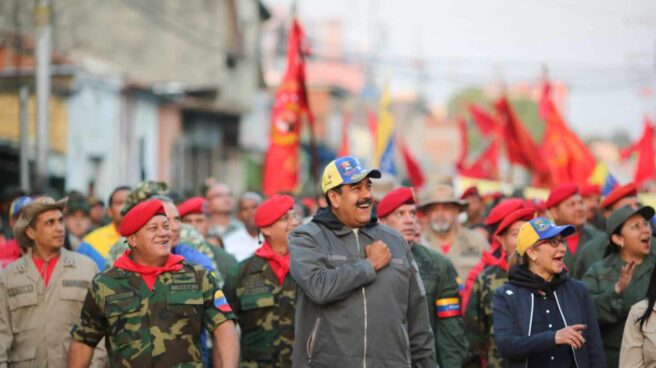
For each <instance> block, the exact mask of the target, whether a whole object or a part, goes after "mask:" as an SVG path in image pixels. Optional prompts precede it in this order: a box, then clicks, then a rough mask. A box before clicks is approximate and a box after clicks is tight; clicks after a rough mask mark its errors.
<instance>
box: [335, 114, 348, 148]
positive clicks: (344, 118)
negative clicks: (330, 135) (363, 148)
mask: <svg viewBox="0 0 656 368" xmlns="http://www.w3.org/2000/svg"><path fill="white" fill-rule="evenodd" d="M350 125H351V113H350V112H349V111H344V114H343V115H342V142H341V144H340V146H339V150H338V151H337V157H343V156H348V154H349V152H350V151H351V149H350V147H349V134H348V131H349V126H350Z"/></svg>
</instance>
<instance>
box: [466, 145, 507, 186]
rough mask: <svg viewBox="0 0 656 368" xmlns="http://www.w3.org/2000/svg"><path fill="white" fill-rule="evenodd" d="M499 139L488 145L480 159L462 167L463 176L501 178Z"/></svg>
mask: <svg viewBox="0 0 656 368" xmlns="http://www.w3.org/2000/svg"><path fill="white" fill-rule="evenodd" d="M498 142H499V141H498V140H497V139H494V140H492V141H491V142H490V144H489V145H488V146H487V148H486V149H485V151H483V153H481V155H480V156H479V157H478V160H476V162H474V163H473V164H472V165H470V166H467V167H464V166H463V167H461V168H460V169H459V173H460V175H462V176H467V177H470V178H477V179H492V180H497V179H498V178H499V168H498V163H497V161H498V156H499V143H498Z"/></svg>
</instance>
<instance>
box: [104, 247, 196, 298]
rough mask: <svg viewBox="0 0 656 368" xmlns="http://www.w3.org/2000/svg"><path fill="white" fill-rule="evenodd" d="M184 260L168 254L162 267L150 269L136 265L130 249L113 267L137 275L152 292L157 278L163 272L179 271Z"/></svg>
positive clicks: (149, 267)
mask: <svg viewBox="0 0 656 368" xmlns="http://www.w3.org/2000/svg"><path fill="white" fill-rule="evenodd" d="M183 260H184V258H183V257H182V256H179V255H176V254H169V258H168V259H167V260H166V263H164V265H163V266H162V267H151V266H145V265H142V264H139V263H136V262H135V261H134V260H133V259H132V258H130V249H127V250H126V251H125V253H123V254H122V255H121V256H120V257H119V258H118V259H117V260H116V262H114V267H117V268H121V269H124V270H126V271H130V272H134V273H138V274H140V275H141V278H142V279H143V280H144V283H146V286H148V290H150V291H153V287H154V286H155V281H157V277H158V276H159V275H161V274H163V273H164V272H174V271H180V270H181V269H182V263H181V262H182V261H183Z"/></svg>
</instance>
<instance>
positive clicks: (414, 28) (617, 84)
mask: <svg viewBox="0 0 656 368" xmlns="http://www.w3.org/2000/svg"><path fill="white" fill-rule="evenodd" d="M264 2H265V4H267V5H268V6H270V7H280V6H283V7H289V6H290V4H291V0H264ZM298 9H299V14H300V16H301V21H303V22H304V23H306V24H313V22H316V21H318V20H322V19H329V18H336V19H340V20H341V21H342V22H343V26H344V35H345V48H346V52H347V53H358V52H362V51H368V52H374V53H375V54H376V56H377V58H378V59H379V60H380V61H379V62H378V63H377V64H376V66H377V70H378V71H379V72H381V73H379V74H390V75H391V76H392V79H393V82H392V83H393V85H395V86H396V89H397V90H407V89H412V88H414V87H415V86H416V84H417V79H418V78H417V73H416V72H415V71H414V70H413V69H412V68H411V67H410V66H411V65H412V63H413V62H414V61H415V60H418V59H420V60H423V61H425V62H426V65H428V72H427V74H428V76H429V77H430V78H429V79H426V78H425V80H429V82H428V83H426V84H427V85H426V84H425V85H424V88H425V89H426V90H427V93H428V94H429V96H430V98H431V99H432V100H433V102H435V103H444V102H445V100H446V98H448V96H449V95H450V94H451V93H453V92H454V91H455V90H457V89H459V88H462V87H464V86H468V85H476V84H485V83H489V82H491V81H495V80H500V79H502V80H505V81H506V82H515V81H527V82H535V81H538V80H539V77H540V75H541V70H542V65H544V64H546V65H548V67H549V72H550V75H551V78H552V79H554V80H561V81H564V82H566V83H568V85H569V86H570V98H569V101H568V102H567V104H566V106H565V114H566V116H567V118H568V120H569V122H570V124H571V125H572V127H573V128H574V129H575V130H576V131H577V132H579V133H580V134H582V135H583V136H590V135H592V134H594V135H602V136H610V135H612V133H613V131H615V130H625V131H627V133H628V134H629V135H630V136H631V137H636V136H638V135H639V134H640V132H641V126H642V116H643V114H644V113H645V112H648V113H650V114H652V116H653V115H654V114H655V113H656V94H652V95H651V96H645V93H644V91H645V90H646V89H647V88H649V89H652V90H656V85H655V81H656V78H655V75H656V55H655V50H656V1H654V0H548V1H545V0H495V1H488V0H457V1H429V0H423V1H422V0H400V1H399V0H331V1H319V0H298ZM600 128H601V129H600Z"/></svg>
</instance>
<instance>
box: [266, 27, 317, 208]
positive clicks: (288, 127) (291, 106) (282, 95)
mask: <svg viewBox="0 0 656 368" xmlns="http://www.w3.org/2000/svg"><path fill="white" fill-rule="evenodd" d="M305 53H306V50H305V47H304V34H303V29H302V28H301V25H300V24H299V22H298V20H297V19H294V21H293V22H292V28H291V31H290V33H289V46H288V50H287V70H286V72H285V76H284V77H283V79H282V82H281V83H280V86H279V87H278V90H277V91H276V95H275V102H274V106H273V111H272V113H271V140H270V142H269V148H268V150H267V153H266V157H265V161H264V174H263V177H262V189H263V192H264V194H266V195H267V196H270V195H273V194H275V193H278V192H293V191H295V190H296V187H297V185H298V167H299V149H300V133H301V124H302V121H303V118H306V119H307V120H308V121H309V122H310V129H311V130H313V129H312V128H313V127H312V125H313V122H314V119H313V116H312V113H311V111H310V107H309V104H308V98H307V91H306V88H305V59H304V55H305ZM311 133H312V134H311V136H312V137H311V145H312V146H314V137H313V135H314V134H313V132H312V131H311ZM313 150H314V148H313ZM315 161H316V159H315V158H314V153H313V165H312V166H313V176H316V173H315V171H316V167H315V166H316V163H315Z"/></svg>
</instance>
